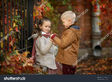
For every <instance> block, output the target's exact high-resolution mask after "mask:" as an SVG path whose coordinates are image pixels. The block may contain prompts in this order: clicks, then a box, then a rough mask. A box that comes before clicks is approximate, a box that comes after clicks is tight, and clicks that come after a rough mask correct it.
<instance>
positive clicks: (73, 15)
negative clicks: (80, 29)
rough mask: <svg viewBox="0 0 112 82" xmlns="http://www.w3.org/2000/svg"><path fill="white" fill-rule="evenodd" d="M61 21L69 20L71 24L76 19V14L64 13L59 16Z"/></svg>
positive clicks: (71, 12)
mask: <svg viewBox="0 0 112 82" xmlns="http://www.w3.org/2000/svg"><path fill="white" fill-rule="evenodd" d="M63 19H71V20H72V23H74V22H75V19H76V14H75V13H74V12H73V11H65V12H64V13H63V14H62V15H61V20H63Z"/></svg>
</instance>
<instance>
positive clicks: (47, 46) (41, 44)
mask: <svg viewBox="0 0 112 82" xmlns="http://www.w3.org/2000/svg"><path fill="white" fill-rule="evenodd" d="M36 45H37V48H38V49H39V50H40V52H41V54H43V55H46V54H47V53H48V52H49V51H50V48H51V46H52V42H51V41H50V40H49V42H48V44H46V42H45V40H43V39H42V38H38V41H36Z"/></svg>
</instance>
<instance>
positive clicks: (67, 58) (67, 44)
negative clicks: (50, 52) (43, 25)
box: [51, 11, 80, 74]
mask: <svg viewBox="0 0 112 82" xmlns="http://www.w3.org/2000/svg"><path fill="white" fill-rule="evenodd" d="M75 19H76V15H75V13H74V12H72V11H66V12H64V13H63V14H62V15H61V20H62V22H63V25H64V26H65V31H64V32H63V33H62V36H61V38H58V37H57V36H56V35H55V34H52V35H51V39H52V40H53V41H54V42H55V43H56V44H57V45H58V47H59V50H58V54H57V56H56V61H57V62H59V63H61V64H62V70H63V74H75V71H76V65H77V56H78V49H79V40H80V29H79V27H78V26H75V25H74V22H75Z"/></svg>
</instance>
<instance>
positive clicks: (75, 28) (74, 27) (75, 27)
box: [70, 25, 81, 37]
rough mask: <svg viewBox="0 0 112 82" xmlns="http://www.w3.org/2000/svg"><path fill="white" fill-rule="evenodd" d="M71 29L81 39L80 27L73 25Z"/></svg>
mask: <svg viewBox="0 0 112 82" xmlns="http://www.w3.org/2000/svg"><path fill="white" fill-rule="evenodd" d="M70 29H71V30H72V31H74V32H75V33H76V35H77V36H78V37H80V35H81V31H80V27H79V26H75V25H73V26H71V27H70Z"/></svg>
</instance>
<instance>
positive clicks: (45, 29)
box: [40, 21, 51, 33]
mask: <svg viewBox="0 0 112 82" xmlns="http://www.w3.org/2000/svg"><path fill="white" fill-rule="evenodd" d="M40 29H41V30H42V31H43V32H45V33H49V32H50V30H51V22H50V21H44V22H43V24H42V25H41V26H40Z"/></svg>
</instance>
